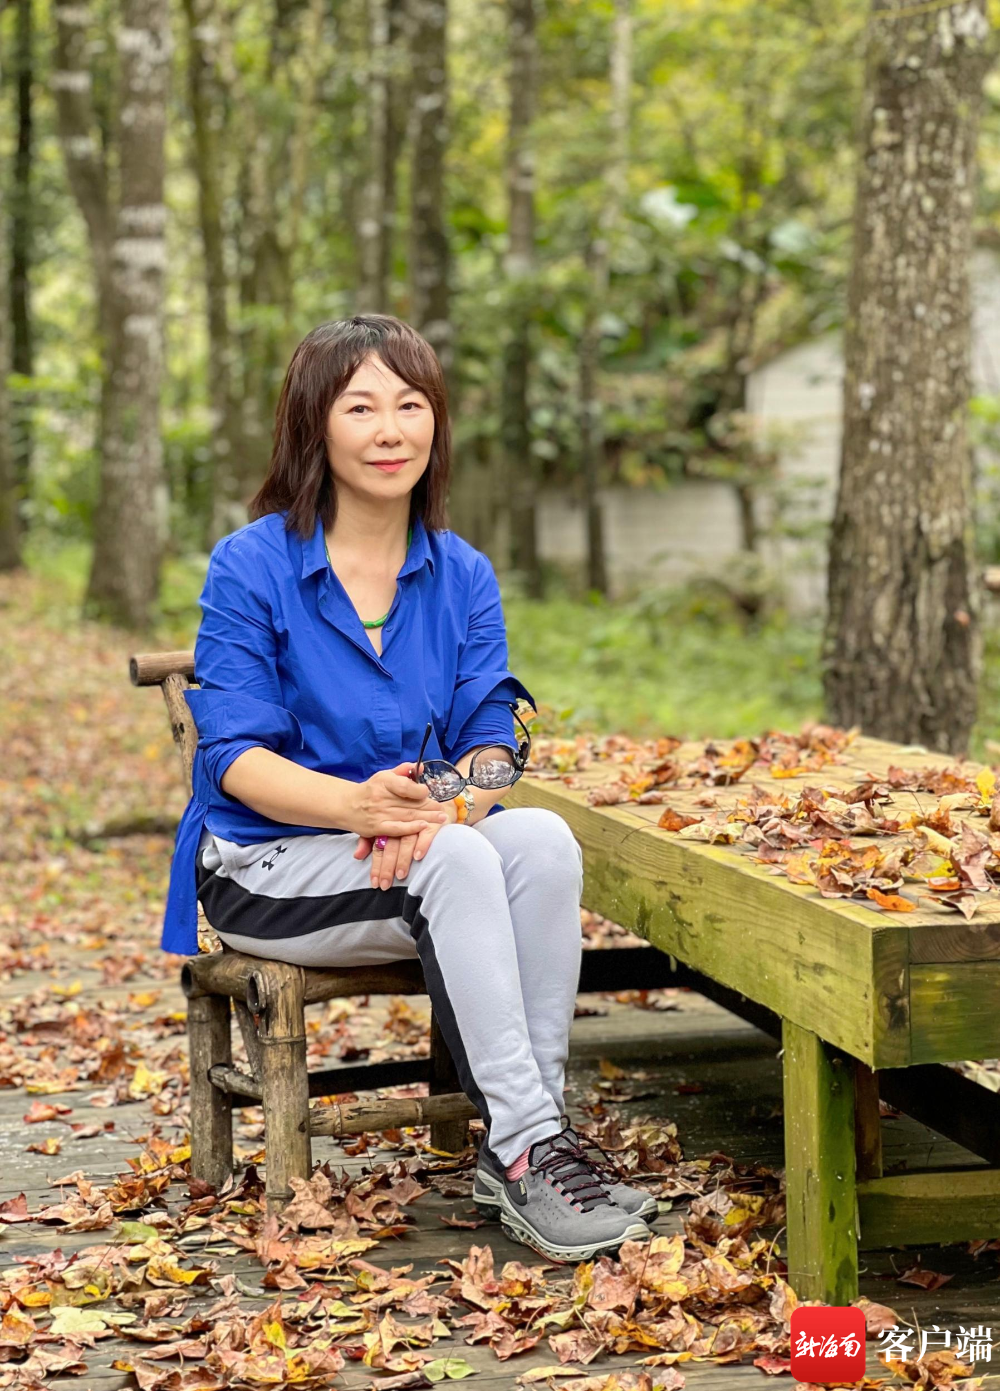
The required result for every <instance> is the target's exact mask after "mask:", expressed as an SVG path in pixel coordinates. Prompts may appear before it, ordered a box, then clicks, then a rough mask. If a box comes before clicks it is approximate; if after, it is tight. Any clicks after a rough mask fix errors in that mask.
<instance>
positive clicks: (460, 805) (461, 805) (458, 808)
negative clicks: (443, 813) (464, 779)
mask: <svg viewBox="0 0 1000 1392" xmlns="http://www.w3.org/2000/svg"><path fill="white" fill-rule="evenodd" d="M452 802H453V803H454V804H455V812H456V817H457V822H458V825H459V826H460V825H461V824H462V822H464V821H465V819H466V818H467V817H468V815H469V812H468V808H467V807H466V805H465V799H464V798H463V797H462V794H461V793H459V795H458V797H457V798H452Z"/></svg>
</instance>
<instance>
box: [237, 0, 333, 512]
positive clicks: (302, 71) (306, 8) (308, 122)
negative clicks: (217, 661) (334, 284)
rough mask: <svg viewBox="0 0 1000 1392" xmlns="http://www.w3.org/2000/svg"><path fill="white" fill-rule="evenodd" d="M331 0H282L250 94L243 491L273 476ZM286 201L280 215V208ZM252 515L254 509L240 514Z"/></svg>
mask: <svg viewBox="0 0 1000 1392" xmlns="http://www.w3.org/2000/svg"><path fill="white" fill-rule="evenodd" d="M324 12H325V6H324V4H323V0H276V3H275V8H274V13H273V22H272V24H271V36H270V46H269V50H268V64H267V72H266V86H265V89H264V93H263V96H261V95H260V94H258V96H257V99H256V100H253V99H250V98H248V97H247V96H246V95H243V96H242V100H241V102H240V107H241V111H240V116H241V120H242V122H243V126H244V130H245V140H244V153H243V168H242V171H241V177H240V198H241V203H242V223H241V227H240V237H241V243H242V245H241V248H240V251H241V258H240V259H241V263H242V264H243V265H244V266H245V267H246V271H245V273H244V274H243V276H242V277H241V279H240V306H241V311H242V325H241V348H242V352H241V359H242V365H243V380H242V383H241V388H242V391H241V410H242V432H243V434H242V439H243V450H242V459H241V465H242V468H241V479H240V490H241V497H242V498H244V499H246V500H249V498H250V497H252V496H253V494H254V493H255V492H256V491H257V489H258V488H259V487H260V485H261V483H262V482H263V479H264V475H265V473H266V471H267V466H268V462H269V460H270V456H271V445H272V440H273V433H274V410H275V405H276V403H277V400H278V394H279V392H280V390H281V382H282V378H283V376H284V373H285V370H286V368H287V365H288V358H289V356H290V354H291V351H292V348H293V347H294V343H293V338H294V327H295V326H294V322H293V315H292V300H293V293H294V286H295V267H294V258H295V253H296V250H297V243H298V241H299V236H300V231H299V229H300V227H301V219H302V202H303V199H304V195H305V176H306V172H307V164H308V153H309V145H308V140H309V136H310V132H311V131H312V129H313V125H314V112H315V104H316V95H317V85H318V80H319V74H320V64H321V62H322V61H323V44H322V43H321V42H318V41H317V37H316V36H317V33H318V32H321V26H322V22H323V19H324ZM276 209H280V215H278V216H276V215H275V210H276ZM240 520H241V521H245V513H244V515H243V517H242V518H241V519H240Z"/></svg>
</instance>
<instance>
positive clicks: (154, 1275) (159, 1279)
mask: <svg viewBox="0 0 1000 1392" xmlns="http://www.w3.org/2000/svg"><path fill="white" fill-rule="evenodd" d="M207 1274H208V1273H207V1272H205V1271H199V1270H194V1271H185V1270H184V1268H183V1267H182V1266H179V1265H178V1263H177V1262H174V1261H157V1260H156V1259H154V1260H153V1261H151V1262H150V1263H149V1265H148V1266H147V1267H146V1280H147V1281H152V1282H153V1283H154V1284H156V1285H159V1284H163V1285H173V1286H190V1285H192V1284H193V1283H194V1282H195V1281H197V1280H198V1278H199V1277H201V1276H206V1275H207Z"/></svg>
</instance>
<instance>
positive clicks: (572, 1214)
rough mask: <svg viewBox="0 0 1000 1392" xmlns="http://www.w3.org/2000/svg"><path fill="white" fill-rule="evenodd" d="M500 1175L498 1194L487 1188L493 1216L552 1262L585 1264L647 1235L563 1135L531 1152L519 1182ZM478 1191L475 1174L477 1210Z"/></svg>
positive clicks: (575, 1145) (514, 1236)
mask: <svg viewBox="0 0 1000 1392" xmlns="http://www.w3.org/2000/svg"><path fill="white" fill-rule="evenodd" d="M494 1159H495V1157H494ZM501 1175H502V1179H501V1180H500V1187H499V1193H498V1194H497V1193H496V1191H495V1190H494V1189H493V1187H492V1185H491V1186H490V1195H491V1200H492V1201H489V1200H488V1203H489V1207H490V1208H491V1210H492V1213H491V1216H493V1215H495V1216H497V1217H499V1219H500V1226H501V1227H502V1228H503V1230H504V1232H505V1233H506V1234H507V1236H508V1237H509V1238H510V1239H511V1240H512V1241H514V1242H521V1243H524V1245H525V1246H527V1247H531V1248H533V1249H534V1250H535V1251H536V1252H539V1253H540V1254H541V1255H542V1256H543V1257H549V1258H550V1259H551V1260H552V1261H557V1262H580V1261H588V1260H589V1259H590V1258H591V1257H596V1256H599V1255H600V1254H602V1253H605V1252H607V1253H613V1252H617V1251H618V1249H619V1247H620V1246H621V1245H622V1243H623V1242H626V1241H628V1240H630V1239H631V1240H632V1241H633V1242H642V1241H644V1240H645V1239H646V1238H647V1237H649V1235H650V1233H649V1229H648V1228H647V1227H646V1224H645V1223H644V1222H643V1221H642V1220H641V1219H639V1218H635V1217H634V1216H632V1215H631V1214H629V1213H625V1212H623V1211H622V1209H620V1208H619V1207H618V1205H617V1204H614V1203H612V1202H611V1199H610V1198H609V1197H608V1192H607V1190H606V1189H605V1187H604V1186H603V1184H601V1182H600V1180H599V1179H598V1178H597V1176H596V1175H595V1174H594V1171H593V1168H592V1166H591V1165H590V1163H589V1162H588V1161H587V1159H586V1158H585V1157H584V1155H583V1152H582V1150H581V1149H580V1146H579V1143H578V1142H577V1141H574V1140H571V1139H570V1137H569V1136H568V1135H567V1133H566V1132H565V1131H559V1132H557V1133H556V1135H554V1136H549V1137H547V1138H546V1139H545V1140H544V1141H537V1142H536V1143H535V1144H534V1145H533V1146H532V1147H531V1151H530V1154H529V1156H528V1168H527V1169H526V1170H525V1172H524V1174H523V1175H522V1176H521V1178H520V1179H515V1180H510V1179H508V1178H507V1177H506V1175H505V1174H503V1171H502V1169H501ZM494 1177H495V1176H494ZM477 1191H481V1186H480V1171H478V1170H477V1172H476V1181H475V1187H474V1189H473V1198H474V1199H475V1200H476V1202H477V1206H480V1207H481V1206H482V1205H481V1204H480V1202H479V1198H478V1196H477ZM497 1200H499V1202H497ZM484 1211H485V1210H484Z"/></svg>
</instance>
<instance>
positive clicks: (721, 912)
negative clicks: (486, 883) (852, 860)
mask: <svg viewBox="0 0 1000 1392" xmlns="http://www.w3.org/2000/svg"><path fill="white" fill-rule="evenodd" d="M525 784H528V785H529V786H528V787H525ZM506 801H507V802H509V804H510V805H516V806H523V807H531V806H534V807H547V808H549V809H551V810H552V811H555V812H558V813H559V814H560V815H561V816H562V817H564V818H565V820H566V821H567V823H568V824H569V826H570V828H571V830H572V831H573V834H574V835H575V836H576V839H577V841H578V842H579V843H580V846H581V849H582V851H583V857H584V889H583V902H584V904H585V905H586V906H587V907H588V908H590V909H592V910H595V911H596V912H598V913H601V914H603V915H604V916H605V917H607V918H610V919H612V920H613V921H614V922H616V923H621V924H623V925H624V926H626V927H628V928H631V929H632V930H633V931H634V932H636V933H638V934H639V935H640V936H642V937H644V938H647V939H648V940H649V941H650V942H651V943H653V945H654V946H656V947H658V948H659V949H660V950H661V951H663V952H669V953H671V954H672V955H673V956H675V957H678V958H679V959H680V960H681V961H682V962H685V963H687V964H688V965H689V966H690V967H693V968H695V969H696V970H697V971H700V972H704V973H705V974H706V975H707V976H710V977H712V978H713V979H714V980H716V981H719V982H721V983H722V984H723V985H724V986H728V987H730V988H731V989H733V990H735V991H738V992H740V993H741V994H743V995H745V996H748V997H749V998H750V999H751V1000H755V1001H757V1002H759V1003H760V1004H762V1005H765V1006H767V1007H768V1009H770V1010H772V1011H774V1012H775V1013H776V1014H778V1015H781V1016H782V1017H783V1018H785V1019H790V1020H793V1021H795V1022H796V1023H797V1024H799V1025H801V1026H802V1027H803V1028H806V1029H812V1030H815V1031H816V1032H817V1033H819V1034H820V1035H822V1037H823V1038H824V1039H829V1040H830V1041H831V1042H832V1043H834V1044H836V1045H838V1046H839V1047H841V1048H843V1049H846V1050H847V1051H848V1052H849V1053H851V1054H852V1055H853V1056H854V1057H855V1058H859V1059H861V1060H863V1061H864V1062H865V1063H868V1064H869V1065H870V1066H871V1067H874V1068H880V1067H892V1066H900V1065H902V1064H905V1063H907V1062H908V1061H909V1018H908V1009H909V1006H908V984H907V979H906V975H907V970H908V950H907V937H906V932H907V930H906V928H904V927H903V926H901V925H899V926H898V925H896V924H887V922H886V916H885V915H884V914H877V913H875V912H874V911H873V910H869V909H866V908H864V907H863V906H861V905H857V904H853V903H845V902H844V901H842V900H838V901H836V903H835V904H834V905H833V906H831V902H830V901H828V900H823V899H821V898H819V896H817V895H816V894H815V892H814V891H811V890H809V889H808V888H807V887H805V886H801V885H793V884H792V883H791V882H790V881H788V880H783V879H778V878H777V877H775V876H773V875H771V874H769V873H768V871H767V869H766V868H765V867H764V866H762V865H758V864H756V863H755V862H753V861H751V860H750V859H749V858H747V857H745V856H740V855H737V854H734V853H733V851H732V850H731V849H730V848H727V847H721V846H714V845H707V844H705V843H704V842H691V841H682V840H679V839H678V838H677V837H676V836H673V835H671V834H670V833H669V832H666V831H662V830H660V829H659V828H657V827H656V826H655V825H652V824H650V822H649V821H648V819H645V818H642V817H640V816H638V815H637V813H636V812H635V811H633V810H632V809H631V808H628V809H626V808H624V807H622V808H619V807H601V808H594V807H588V806H587V805H586V803H585V801H584V797H583V794H581V793H580V792H577V791H573V790H569V789H567V788H565V787H564V786H562V785H559V784H557V783H555V782H543V781H540V780H534V781H532V780H530V779H528V778H522V779H519V780H518V782H517V783H515V784H514V787H513V788H512V789H511V792H510V794H509V795H508V799H507V800H506ZM642 810H645V809H642Z"/></svg>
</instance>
